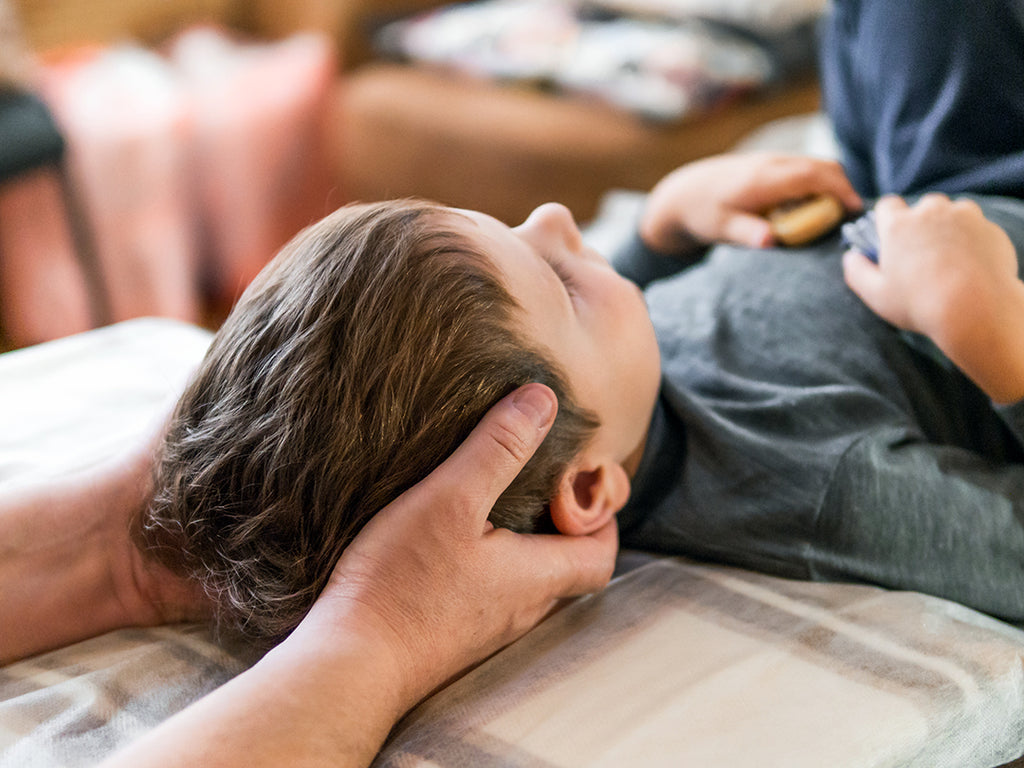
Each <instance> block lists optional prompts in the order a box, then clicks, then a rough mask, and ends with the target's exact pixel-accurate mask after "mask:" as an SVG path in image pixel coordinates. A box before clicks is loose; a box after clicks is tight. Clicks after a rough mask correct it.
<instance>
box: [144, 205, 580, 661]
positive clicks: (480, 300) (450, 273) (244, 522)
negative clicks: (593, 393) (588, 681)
mask: <svg viewBox="0 0 1024 768" xmlns="http://www.w3.org/2000/svg"><path fill="white" fill-rule="evenodd" d="M453 216H457V214H455V213H454V212H451V211H448V210H447V209H443V208H440V207H437V206H433V205H430V204H427V203H422V202H415V201H399V202H391V203H380V204H374V205H358V206H348V207H345V208H342V209H340V210H339V211H337V212H335V213H334V214H332V215H331V216H328V217H327V218H326V219H324V220H323V221H321V222H320V223H318V224H316V225H314V226H312V227H310V228H309V229H307V230H306V231H304V232H302V233H301V234H300V235H298V236H297V237H296V238H295V239H294V240H293V241H292V242H291V243H289V244H288V245H287V246H285V248H284V249H283V250H282V252H281V253H280V254H279V255H278V256H277V257H276V258H275V259H274V261H273V262H271V264H270V265H269V266H268V267H267V268H266V269H265V270H264V271H263V272H262V273H261V274H260V275H259V276H258V277H257V279H256V280H255V281H254V283H253V284H252V285H251V286H250V287H249V289H248V290H247V291H246V292H245V294H244V295H243V297H242V298H241V300H240V301H239V304H238V306H237V307H236V308H235V309H234V310H233V311H232V313H231V315H230V316H229V318H228V319H227V321H226V322H225V324H224V326H223V327H222V328H221V329H220V331H219V332H218V333H217V335H216V337H215V338H214V341H213V344H212V346H211V347H210V350H209V352H208V353H207V355H206V358H205V359H204V360H203V363H202V364H201V366H200V368H199V370H198V371H197V372H196V374H195V375H194V377H193V379H192V381H191V382H190V384H189V386H188V388H187V389H186V391H185V392H184V394H183V396H182V397H181V399H180V401H179V403H178V406H177V410H176V412H175V415H174V417H173V420H172V423H171V426H170V428H169V432H168V435H167V438H166V440H165V443H164V446H163V449H162V455H161V458H160V462H159V466H158V469H157V492H156V495H155V497H154V500H153V502H152V504H151V505H150V508H149V509H148V510H147V511H146V513H145V514H144V517H143V520H142V521H141V525H140V526H139V527H138V530H137V531H136V534H137V537H138V539H139V541H140V544H142V545H143V547H144V548H146V549H147V550H148V551H150V552H152V553H153V554H154V555H155V557H156V558H157V559H158V560H160V561H161V562H163V563H164V564H165V565H168V566H170V567H171V568H172V569H174V570H176V571H177V572H179V573H182V574H184V575H187V576H189V577H190V578H193V579H195V580H197V581H198V582H199V583H200V584H201V585H202V586H203V588H204V589H205V591H206V593H207V595H208V596H209V597H210V598H211V600H212V602H213V604H214V611H215V615H216V617H217V623H218V625H219V626H220V627H221V629H224V630H227V631H228V632H229V633H231V634H241V635H242V636H244V637H247V638H249V639H251V640H255V641H270V642H273V641H276V640H278V639H280V638H282V637H283V636H284V635H286V634H287V633H288V632H290V631H291V630H292V629H294V627H295V626H296V625H297V624H298V622H299V621H300V620H301V619H302V617H303V616H304V615H305V614H306V612H307V611H308V610H309V608H310V606H311V605H312V604H313V601H314V600H315V598H316V596H317V595H318V594H319V593H320V590H321V589H322V588H323V587H324V585H325V584H326V582H327V579H328V577H329V576H330V573H331V570H332V569H333V567H334V565H335V563H336V562H337V560H338V558H339V557H340V555H341V552H342V550H343V549H344V547H345V546H346V545H347V544H348V543H349V541H351V539H352V538H353V537H354V536H355V535H356V533H357V532H358V531H359V530H360V529H361V528H362V526H363V525H364V524H365V523H366V521H367V520H368V519H369V518H370V517H371V516H372V515H373V514H374V513H375V512H377V511H378V510H379V509H381V508H382V507H384V506H385V505H387V504H388V503H389V502H390V501H392V500H393V499H394V498H395V497H397V496H398V495H399V494H400V493H402V492H403V491H404V490H406V489H407V488H409V487H410V486H412V485H414V484H415V483H417V482H418V481H419V480H421V479H422V478H424V477H425V476H426V475H428V474H429V473H430V472H431V471H432V470H433V469H434V468H435V467H436V466H437V465H438V464H440V463H441V461H443V460H444V459H445V458H446V457H447V456H448V455H449V454H450V453H451V452H452V451H453V450H454V449H455V448H456V447H457V446H458V445H459V443H460V442H461V441H462V440H464V439H465V438H466V436H467V435H468V434H469V432H470V430H471V429H472V428H473V427H474V426H475V425H476V424H477V422H478V421H479V420H480V419H481V418H482V416H483V415H484V413H485V412H486V411H487V410H488V408H489V407H490V406H491V405H493V404H494V403H495V402H497V400H499V399H500V398H501V397H503V396H504V395H506V394H507V393H509V392H511V391H512V390H513V389H514V388H515V387H517V386H519V385H521V384H524V383H527V382H530V381H539V382H541V383H544V384H546V385H548V386H550V387H551V388H552V389H553V390H554V392H555V394H556V395H557V397H558V402H559V410H558V415H557V418H556V421H555V424H554V426H553V427H552V429H551V431H550V433H549V435H548V437H547V439H546V440H545V441H544V443H543V444H542V446H541V448H540V449H539V450H538V451H537V453H536V455H535V456H534V457H533V459H532V460H531V461H530V462H529V463H528V464H527V466H526V468H524V469H523V471H522V472H521V473H520V474H519V476H518V477H517V478H516V479H515V481H514V482H513V483H512V485H511V486H510V487H509V488H508V490H507V491H506V492H505V493H504V494H503V495H502V497H501V498H500V500H499V501H498V503H497V504H496V505H495V507H494V509H493V511H492V512H491V521H492V522H493V523H494V524H495V525H497V526H503V527H508V528H511V529H513V530H518V531H528V530H532V529H534V527H535V525H536V521H537V520H538V518H540V517H541V516H542V515H543V513H544V512H545V510H546V505H547V502H548V501H549V499H550V498H551V496H552V495H553V493H554V490H555V487H556V485H557V483H558V481H559V479H560V477H561V474H562V472H563V471H564V469H565V466H566V464H567V463H568V461H569V460H570V459H571V458H572V457H573V456H574V455H575V454H576V453H577V452H578V451H579V450H580V449H581V448H582V447H583V445H584V444H585V441H586V440H587V439H588V438H589V437H590V435H591V434H592V433H593V430H594V428H595V427H596V425H597V422H596V419H595V418H594V417H593V415H591V414H590V413H588V412H586V411H583V410H582V409H580V408H579V407H578V406H577V405H576V404H575V403H574V401H573V398H572V395H571V393H570V392H569V389H568V386H567V383H566V379H565V376H564V375H563V374H562V373H561V372H560V371H559V369H558V367H557V366H556V365H555V364H554V363H553V362H552V361H551V360H549V359H548V358H547V357H546V356H545V354H544V353H543V352H542V351H540V350H538V349H532V348H530V345H528V344H526V343H524V341H523V339H522V338H520V335H519V332H518V331H517V330H516V317H515V313H516V311H517V305H516V303H515V301H514V299H513V298H512V296H511V295H510V294H509V293H508V291H507V290H506V289H505V288H504V286H503V285H502V283H501V281H500V280H499V279H498V278H497V277H496V276H495V274H494V269H493V267H492V266H491V265H490V263H489V262H488V260H487V259H486V257H485V256H484V255H483V254H481V253H479V252H478V251H476V250H474V248H473V247H472V245H471V244H470V243H469V242H468V240H467V238H465V237H463V236H460V235H458V234H457V233H455V232H453V231H452V230H451V228H450V227H447V226H446V224H449V223H450V222H451V221H452V219H451V217H453Z"/></svg>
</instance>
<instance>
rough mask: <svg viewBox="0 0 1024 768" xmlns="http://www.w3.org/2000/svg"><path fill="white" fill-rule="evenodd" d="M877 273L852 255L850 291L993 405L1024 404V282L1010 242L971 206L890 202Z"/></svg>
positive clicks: (882, 217)
mask: <svg viewBox="0 0 1024 768" xmlns="http://www.w3.org/2000/svg"><path fill="white" fill-rule="evenodd" d="M875 211H876V215H877V218H876V224H877V227H878V236H879V241H880V243H881V248H880V252H879V255H878V264H877V265H876V264H873V263H871V262H870V261H869V260H868V259H867V258H866V257H864V256H863V255H862V254H859V253H857V252H856V251H848V252H847V253H846V254H845V256H844V260H843V270H844V273H845V277H846V283H847V285H849V286H850V288H851V289H852V290H853V291H854V293H856V294H857V295H858V296H859V297H860V298H861V300H862V301H863V302H864V303H865V304H867V306H868V307H869V308H870V309H871V310H872V311H873V312H875V313H876V314H877V315H879V316H880V317H882V318H883V319H885V320H887V321H888V322H890V323H892V324H893V325H895V326H898V327H899V328H903V329H905V330H908V331H914V332H917V333H922V334H925V335H926V336H928V337H929V338H931V339H932V340H933V341H934V342H935V343H936V345H938V347H939V348H940V349H942V351H943V352H945V353H946V355H947V356H948V357H949V358H950V360H952V361H953V362H954V363H956V364H957V365H958V366H959V367H960V368H961V369H962V370H963V371H964V373H966V374H967V375H968V376H970V377H971V378H972V379H974V381H975V382H976V383H977V384H978V385H979V386H981V387H982V389H984V390H985V391H986V392H987V393H988V394H989V395H990V396H991V397H992V398H993V399H995V400H998V401H1003V402H1009V401H1011V400H1016V399H1018V398H1019V397H1020V396H1022V395H1024V373H1022V374H1018V373H1016V371H1017V367H1018V358H1021V357H1022V356H1024V353H1021V352H1019V351H1018V350H1019V349H1020V348H1024V344H1021V339H1024V335H1021V334H1022V333H1024V331H1022V330H1021V329H1022V326H1024V283H1021V281H1020V280H1019V279H1018V277H1017V254H1016V251H1015V250H1014V247H1013V243H1012V242H1011V241H1010V238H1009V237H1007V235H1006V233H1005V232H1004V231H1003V230H1002V229H1001V228H1000V227H999V226H997V225H996V224H994V223H992V222H991V221H989V220H988V219H986V218H985V216H984V214H983V213H982V211H981V208H979V207H978V205H977V204H976V203H975V202H973V201H971V200H957V201H951V200H950V199H949V198H948V197H946V196H945V195H940V194H932V195H927V196H925V197H923V198H922V199H921V200H920V201H919V202H918V203H917V204H916V205H914V206H913V207H911V206H908V205H907V203H906V202H904V201H903V200H902V199H900V198H898V197H887V198H884V199H882V200H881V201H879V203H878V205H877V206H876V207H875Z"/></svg>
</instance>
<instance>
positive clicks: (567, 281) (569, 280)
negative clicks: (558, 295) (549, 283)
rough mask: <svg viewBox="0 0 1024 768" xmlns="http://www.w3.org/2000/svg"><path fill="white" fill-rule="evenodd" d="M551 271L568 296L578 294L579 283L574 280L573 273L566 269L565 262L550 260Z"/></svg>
mask: <svg viewBox="0 0 1024 768" xmlns="http://www.w3.org/2000/svg"><path fill="white" fill-rule="evenodd" d="M548 263H549V264H551V269H552V271H553V272H554V273H555V274H556V275H557V276H558V279H559V280H561V281H562V285H563V286H565V292H566V293H568V294H569V296H570V297H573V296H576V295H578V288H579V283H578V282H577V280H576V277H575V275H573V273H572V272H571V271H570V270H568V269H566V267H565V264H564V263H562V262H561V261H559V260H557V259H552V260H551V261H550V262H548Z"/></svg>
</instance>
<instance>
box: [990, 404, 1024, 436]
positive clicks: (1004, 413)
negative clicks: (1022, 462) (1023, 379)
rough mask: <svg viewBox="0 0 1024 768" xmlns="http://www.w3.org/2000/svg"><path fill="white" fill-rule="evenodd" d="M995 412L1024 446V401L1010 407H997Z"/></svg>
mask: <svg viewBox="0 0 1024 768" xmlns="http://www.w3.org/2000/svg"><path fill="white" fill-rule="evenodd" d="M995 410H996V413H998V414H999V417H1000V418H1001V419H1002V420H1003V421H1004V422H1005V423H1006V426H1007V427H1009V428H1010V431H1011V432H1013V434H1014V435H1016V436H1017V439H1018V440H1019V441H1020V444H1021V445H1022V446H1024V400H1018V401H1017V402H1016V403H1010V404H1009V405H996V406H995Z"/></svg>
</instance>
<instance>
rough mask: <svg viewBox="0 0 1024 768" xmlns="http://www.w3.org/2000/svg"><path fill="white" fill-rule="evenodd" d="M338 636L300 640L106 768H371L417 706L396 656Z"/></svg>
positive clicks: (280, 648) (295, 638)
mask: <svg viewBox="0 0 1024 768" xmlns="http://www.w3.org/2000/svg"><path fill="white" fill-rule="evenodd" d="M299 632H300V633H301V632H302V630H301V628H300V630H299ZM332 635H333V636H332ZM338 635H339V633H338V632H337V631H333V632H329V631H325V632H324V633H323V636H322V637H320V638H314V637H312V636H311V635H310V634H309V633H306V634H305V636H295V635H293V636H292V637H290V638H289V639H288V640H286V641H285V642H284V643H282V644H281V645H280V646H278V647H277V648H275V649H274V650H272V651H271V652H270V653H268V654H267V655H266V656H265V657H264V658H263V659H261V660H260V661H259V662H258V663H257V664H256V665H255V666H254V667H252V668H251V669H249V670H248V671H246V672H243V673H242V674H241V675H239V676H238V677H236V678H234V679H233V680H231V681H230V682H228V683H226V684H225V685H224V686H222V687H221V688H218V689H217V690H216V691H214V692H213V693H211V694H209V695H208V696H206V697H205V698H204V699H201V700H200V701H198V702H196V703H195V704H193V705H192V706H190V707H189V708H187V709H186V710H184V711H182V712H180V713H178V714H177V715H176V716H174V717H172V718H171V719H170V720H167V721H166V722H164V723H162V724H161V725H160V726H158V727H157V728H156V729H155V730H153V731H151V732H150V733H148V734H146V735H145V736H143V737H142V738H141V739H139V740H138V741H137V742H135V743H133V744H132V745H130V746H129V747H128V748H127V749H125V750H124V751H122V752H120V753H118V754H116V755H114V756H113V757H111V758H110V759H108V760H107V761H106V762H104V763H103V765H102V768H120V767H121V766H124V767H125V768H127V767H128V766H131V767H132V768H172V767H174V766H195V765H203V766H208V767H209V768H213V767H218V768H232V767H233V766H239V767H241V766H245V768H260V767H261V766H267V767H268V768H270V767H273V768H277V766H282V765H288V766H296V767H302V768H315V767H319V766H324V767H325V768H326V767H327V766H331V767H332V768H356V767H357V766H366V765H369V763H370V762H371V761H372V760H373V758H374V756H375V755H376V754H377V752H378V751H379V750H380V748H381V745H382V744H383V742H384V739H385V738H386V737H387V734H388V732H389V731H390V729H391V727H392V726H393V725H394V723H395V722H396V721H397V720H398V718H400V717H401V715H402V714H403V713H404V711H405V709H406V708H407V707H408V706H411V705H412V704H413V703H415V702H412V701H408V700H407V699H406V698H405V697H404V694H403V693H402V690H403V689H402V688H401V685H400V683H398V682H396V680H400V679H401V677H400V676H401V670H399V669H397V668H396V667H395V666H394V657H390V658H389V657H388V656H387V655H386V654H382V653H381V650H382V649H381V648H379V647H374V645H373V644H372V643H367V642H365V641H364V640H363V639H360V638H358V637H351V636H347V635H342V636H338ZM396 676H397V677H396Z"/></svg>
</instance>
